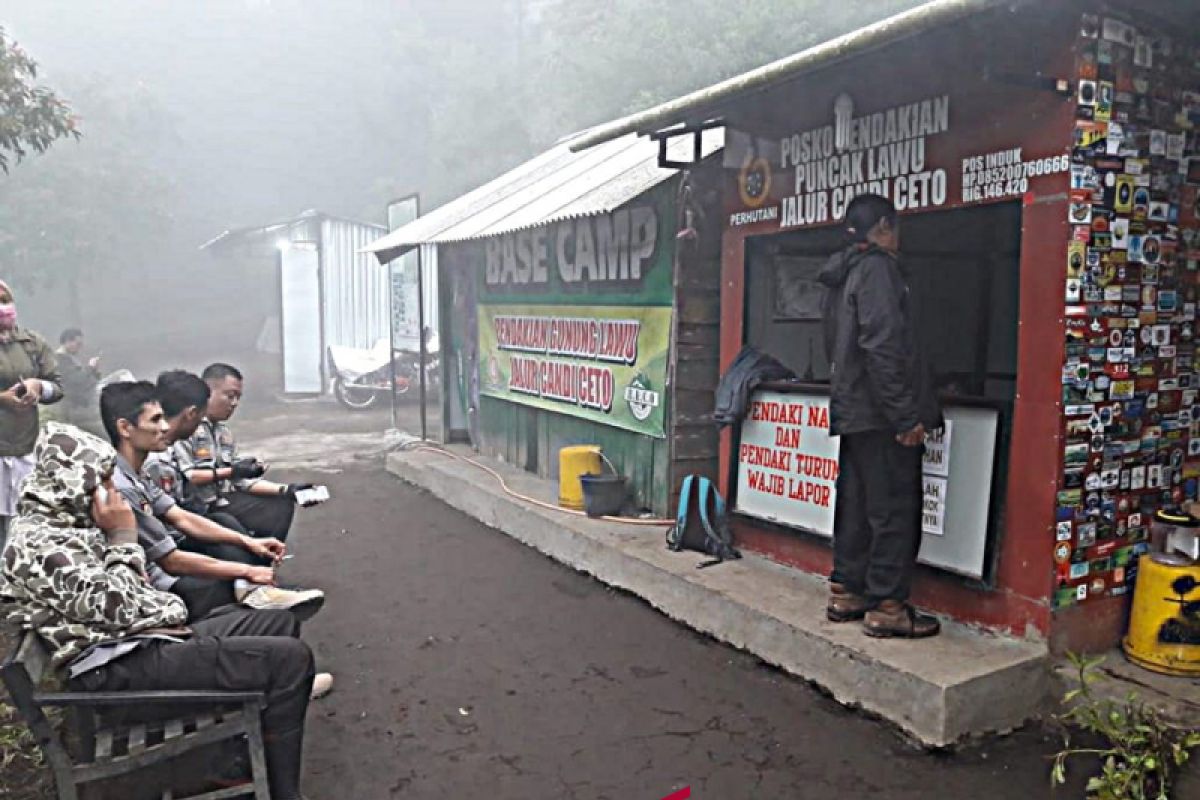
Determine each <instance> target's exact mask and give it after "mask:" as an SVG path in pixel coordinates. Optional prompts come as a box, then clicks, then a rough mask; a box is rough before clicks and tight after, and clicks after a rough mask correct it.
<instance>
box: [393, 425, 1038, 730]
mask: <svg viewBox="0 0 1200 800" xmlns="http://www.w3.org/2000/svg"><path fill="white" fill-rule="evenodd" d="M448 451H449V452H451V453H455V454H456V455H458V456H460V457H468V456H471V454H470V452H469V450H467V449H466V448H448ZM471 457H473V456H471ZM480 463H484V464H486V466H488V467H489V468H491V469H492V470H494V471H495V472H496V473H498V474H499V475H500V476H502V477H503V478H504V480H505V482H506V483H507V484H508V486H509V487H510V488H511V489H512V490H513V491H515V492H518V493H520V494H523V495H526V496H527V497H530V498H533V499H536V500H540V501H543V502H546V503H549V504H551V505H553V504H554V502H555V499H556V497H557V486H556V485H555V484H553V483H552V482H550V481H546V480H543V479H539V478H537V477H536V476H533V475H530V474H529V473H526V472H524V471H522V470H518V469H515V468H513V467H510V466H506V465H502V464H499V463H497V462H494V461H490V460H488V461H484V460H482V459H480ZM387 469H388V471H389V472H391V473H392V474H393V475H396V476H397V477H399V478H401V479H402V480H404V481H407V482H409V483H412V484H414V485H416V486H419V487H422V488H424V489H427V490H428V491H429V492H431V493H432V494H433V495H434V496H436V497H438V498H439V499H441V500H442V501H444V502H445V503H447V504H449V505H451V506H453V507H454V508H457V509H459V510H461V511H463V512H465V513H466V514H468V515H470V516H472V517H474V518H475V519H478V520H479V521H481V522H483V523H484V524H485V525H488V526H490V527H492V528H495V529H496V530H499V531H501V532H503V533H505V534H508V535H509V536H511V537H513V538H514V539H517V540H519V541H521V542H523V543H525V544H527V545H530V546H531V547H534V548H536V549H538V550H539V551H541V552H542V553H545V554H546V555H548V556H550V557H551V558H554V559H556V560H558V561H561V562H562V563H564V564H567V565H569V566H571V567H573V568H575V569H577V570H580V571H581V572H586V573H588V574H590V575H593V576H595V577H596V578H597V579H599V580H600V581H603V582H604V583H606V584H609V585H611V586H614V587H617V588H620V589H624V590H626V591H629V592H631V593H633V594H636V595H638V596H639V597H641V598H643V599H644V600H646V601H647V602H648V603H650V604H651V605H652V606H654V607H655V608H657V609H659V610H661V611H662V612H663V613H664V614H666V615H667V616H669V617H671V618H672V619H675V620H678V621H679V622H681V623H683V624H685V625H688V626H689V627H691V628H694V629H695V630H697V631H702V632H704V633H706V634H708V635H710V636H712V637H714V638H716V639H718V640H720V641H722V642H727V643H728V644H731V645H733V646H735V647H739V648H742V649H744V650H746V651H748V652H751V653H753V654H755V655H756V656H758V657H759V658H761V659H762V660H763V661H765V662H767V663H769V664H772V665H775V666H777V667H779V668H781V669H784V670H786V671H788V672H790V673H792V674H794V675H796V676H798V677H800V678H803V679H805V680H807V681H811V682H813V683H815V684H817V685H818V686H820V687H821V688H823V689H824V690H826V691H828V692H829V693H830V694H831V695H832V696H833V697H834V698H835V699H837V700H838V701H839V702H841V703H843V704H845V705H847V706H853V707H858V708H862V709H863V710H865V711H867V712H869V713H871V714H876V715H878V716H880V717H882V718H884V719H886V720H888V721H890V722H892V723H894V724H896V725H897V726H899V727H900V728H901V729H902V730H903V731H904V732H905V733H907V734H909V735H910V736H912V737H914V738H915V739H917V740H918V741H919V742H921V743H922V744H924V745H926V746H931V747H946V746H950V745H953V744H955V743H957V742H959V741H961V740H963V739H965V738H967V737H971V736H974V735H981V734H986V733H995V732H1005V731H1009V730H1012V729H1013V728H1015V727H1017V726H1020V725H1021V724H1022V723H1024V722H1025V721H1027V720H1029V719H1031V718H1033V717H1036V716H1039V715H1040V714H1041V713H1042V712H1043V711H1044V710H1045V709H1046V708H1048V707H1049V703H1050V702H1051V699H1052V693H1053V680H1052V676H1051V663H1050V658H1049V655H1048V653H1047V649H1046V646H1045V644H1044V643H1040V642H1028V641H1021V640H1015V639H1009V638H1005V637H1002V636H996V635H992V634H990V633H987V632H984V631H980V630H976V629H972V628H968V627H966V626H963V625H959V624H956V623H952V622H944V629H943V633H942V635H941V636H938V637H936V638H933V639H928V640H924V641H901V640H880V639H872V638H870V637H867V636H864V635H863V634H862V633H861V631H860V629H859V626H857V625H855V624H844V625H837V624H834V623H830V622H828V621H826V619H825V600H826V586H825V582H824V581H823V580H822V579H820V578H818V577H816V576H813V575H808V574H805V573H802V572H799V571H798V570H794V569H790V568H786V567H783V566H780V565H778V564H775V563H773V562H771V561H768V560H766V559H764V558H759V557H757V556H754V555H751V554H747V555H746V557H745V558H743V559H741V560H740V561H732V562H727V563H724V564H721V565H718V566H715V567H712V568H709V569H703V570H698V569H696V566H697V565H698V564H700V563H701V562H703V561H704V560H705V559H704V557H703V556H701V555H700V554H698V553H672V552H670V551H668V550H667V548H666V545H665V543H664V533H665V529H664V528H662V527H641V526H635V525H628V524H624V523H618V522H609V521H602V520H592V519H588V518H586V517H583V516H573V515H569V514H566V513H563V512H562V511H560V510H557V509H550V508H543V507H539V506H537V505H533V504H531V503H528V502H525V501H524V500H521V499H518V498H515V497H513V496H511V495H510V494H508V493H506V492H505V491H504V490H503V489H502V488H501V486H500V484H499V482H498V481H497V480H495V479H494V478H493V477H491V476H489V475H488V474H487V473H485V472H484V471H482V470H480V469H479V468H478V467H476V466H473V465H471V464H468V463H465V462H464V461H461V460H456V459H455V458H452V457H450V456H448V455H445V454H444V453H438V452H430V451H428V450H411V451H403V452H393V453H391V454H389V455H388V458H387Z"/></svg>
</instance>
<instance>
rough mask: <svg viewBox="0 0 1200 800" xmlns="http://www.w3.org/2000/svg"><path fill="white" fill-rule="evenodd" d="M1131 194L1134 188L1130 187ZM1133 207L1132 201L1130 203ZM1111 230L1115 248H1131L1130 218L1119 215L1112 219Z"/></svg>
mask: <svg viewBox="0 0 1200 800" xmlns="http://www.w3.org/2000/svg"><path fill="white" fill-rule="evenodd" d="M1129 193H1130V195H1131V196H1132V194H1133V188H1132V187H1130V192H1129ZM1130 208H1132V203H1131V204H1130ZM1109 231H1110V233H1111V235H1112V248H1113V250H1126V249H1128V248H1129V220H1128V219H1126V218H1125V217H1118V218H1116V219H1114V220H1113V221H1112V225H1110V226H1109Z"/></svg>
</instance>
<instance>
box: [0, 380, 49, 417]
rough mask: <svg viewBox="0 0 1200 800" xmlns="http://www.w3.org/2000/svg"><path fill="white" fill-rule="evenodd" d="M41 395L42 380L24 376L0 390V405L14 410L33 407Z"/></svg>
mask: <svg viewBox="0 0 1200 800" xmlns="http://www.w3.org/2000/svg"><path fill="white" fill-rule="evenodd" d="M41 397H42V382H41V381H39V380H38V379H37V378H26V379H25V380H22V381H18V382H16V383H14V384H13V385H12V386H10V387H8V388H7V389H5V390H4V391H3V392H0V405H3V406H5V407H6V408H11V409H14V410H20V409H27V408H33V407H34V406H36V405H37V403H38V400H40V399H41Z"/></svg>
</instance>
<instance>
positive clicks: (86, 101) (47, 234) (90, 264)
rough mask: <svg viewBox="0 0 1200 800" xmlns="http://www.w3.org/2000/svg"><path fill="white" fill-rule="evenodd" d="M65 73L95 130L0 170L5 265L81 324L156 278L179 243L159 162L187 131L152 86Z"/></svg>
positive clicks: (29, 293) (26, 294)
mask: <svg viewBox="0 0 1200 800" xmlns="http://www.w3.org/2000/svg"><path fill="white" fill-rule="evenodd" d="M64 80H65V81H66V85H67V86H69V87H70V88H71V89H72V91H71V96H72V97H73V98H75V102H76V104H77V107H78V108H79V110H80V112H81V113H82V114H83V115H84V116H85V118H86V119H87V121H88V131H89V135H88V136H87V137H86V138H85V139H83V140H82V141H81V142H80V143H79V145H78V146H77V147H70V148H63V149H55V150H53V151H52V152H49V153H47V154H46V155H45V156H43V157H41V158H37V159H33V160H27V161H26V162H24V163H22V164H19V165H15V166H14V167H13V168H12V173H11V175H9V176H8V177H7V178H5V179H4V180H0V265H2V267H3V277H4V278H5V279H6V280H8V281H10V282H12V283H13V285H14V288H16V289H17V290H18V291H20V292H21V293H22V295H23V297H22V302H23V303H24V304H26V305H30V304H32V305H35V306H37V307H38V309H39V310H41V311H42V312H43V314H42V316H43V318H44V317H45V316H49V315H50V313H51V312H54V322H55V324H60V325H67V324H70V325H77V324H82V323H84V322H85V321H87V320H89V318H92V319H94V315H95V314H96V313H97V312H98V310H101V309H103V308H105V307H107V306H110V305H112V298H113V296H119V294H120V293H121V291H124V292H128V290H129V287H132V286H138V285H147V283H146V282H147V281H148V280H149V279H150V278H151V276H152V275H154V274H155V272H156V271H157V272H162V264H163V262H164V261H165V260H166V256H167V254H169V253H171V252H173V251H172V249H171V246H170V243H169V237H170V234H171V231H172V228H173V224H174V216H173V208H172V206H173V205H174V203H173V201H174V200H175V199H176V198H175V196H174V195H173V192H172V183H171V181H170V179H169V177H168V176H166V175H164V174H163V173H162V172H161V171H159V170H158V169H156V168H155V167H154V166H153V164H154V162H155V161H156V160H159V158H160V156H159V154H160V153H161V152H163V151H164V150H167V149H170V148H175V147H178V139H177V137H176V136H175V134H174V131H173V126H172V125H171V119H170V117H169V116H168V115H167V114H166V113H165V112H164V111H163V110H162V108H161V106H159V105H158V104H157V103H156V102H155V100H154V98H153V96H151V95H150V94H149V93H148V92H147V91H146V90H144V89H139V88H135V87H124V86H113V85H110V84H108V83H106V82H104V81H102V80H100V79H96V78H92V79H85V80H77V79H72V78H71V77H70V76H67V77H66V78H64ZM85 298H86V301H87V308H82V307H81V302H82V301H83V300H84V299H85ZM36 316H37V315H35V318H36Z"/></svg>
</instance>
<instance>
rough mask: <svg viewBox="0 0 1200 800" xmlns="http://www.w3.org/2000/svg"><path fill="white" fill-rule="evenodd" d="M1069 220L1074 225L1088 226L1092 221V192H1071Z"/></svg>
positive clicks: (1077, 190)
mask: <svg viewBox="0 0 1200 800" xmlns="http://www.w3.org/2000/svg"><path fill="white" fill-rule="evenodd" d="M1067 220H1068V221H1069V222H1070V223H1071V224H1072V225H1087V224H1088V223H1090V222H1091V221H1092V193H1091V192H1090V191H1088V190H1086V189H1072V190H1071V202H1070V205H1069V206H1068V209H1067Z"/></svg>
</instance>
